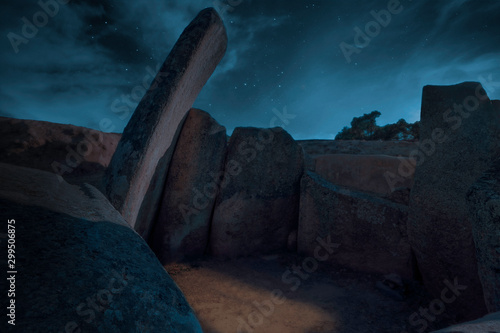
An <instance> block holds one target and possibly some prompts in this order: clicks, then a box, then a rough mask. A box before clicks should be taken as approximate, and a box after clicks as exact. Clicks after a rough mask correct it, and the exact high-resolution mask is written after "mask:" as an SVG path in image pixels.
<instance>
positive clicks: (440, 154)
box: [408, 82, 500, 320]
mask: <svg viewBox="0 0 500 333" xmlns="http://www.w3.org/2000/svg"><path fill="white" fill-rule="evenodd" d="M420 126H421V128H420V142H419V144H420V146H421V147H422V148H423V149H422V151H423V153H422V154H421V155H420V156H419V158H418V161H417V167H416V171H415V176H414V185H413V188H412V191H411V197H410V212H409V223H408V235H409V239H410V244H411V246H412V248H413V250H414V252H415V255H416V258H417V261H418V267H419V269H420V272H421V274H422V277H423V281H424V284H425V286H426V287H427V289H428V290H429V291H430V292H431V294H432V295H433V296H434V297H440V294H441V292H442V290H443V288H444V281H446V280H447V281H454V280H455V279H458V281H459V283H460V285H465V286H467V289H466V290H464V291H463V292H462V293H461V295H460V297H458V298H457V300H456V301H455V302H454V303H453V304H450V308H453V309H454V313H456V314H457V319H459V320H460V319H461V320H464V319H465V320H467V319H473V318H477V317H479V316H481V315H483V314H485V313H486V307H485V304H484V300H483V297H482V295H483V291H482V287H481V283H480V280H479V276H478V271H477V260H476V248H475V246H474V240H473V236H472V221H471V218H470V215H469V213H468V207H467V202H466V193H467V191H468V190H469V188H470V187H471V185H472V184H473V183H474V182H475V181H476V180H477V179H478V178H479V177H480V176H481V175H482V174H483V172H485V171H486V170H487V169H488V168H489V166H490V165H491V160H492V158H493V157H494V156H495V155H496V154H497V152H498V148H497V147H498V142H500V141H499V133H500V117H499V112H498V110H496V109H495V108H494V107H493V105H492V103H491V102H490V100H489V98H488V96H486V93H485V92H484V90H483V88H482V87H481V85H480V84H479V83H475V82H465V83H462V84H458V85H454V86H426V87H424V89H423V97H422V114H421V122H420Z"/></svg>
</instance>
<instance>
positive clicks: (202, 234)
mask: <svg viewBox="0 0 500 333" xmlns="http://www.w3.org/2000/svg"><path fill="white" fill-rule="evenodd" d="M226 144H227V139H226V128H225V127H223V126H221V125H219V123H217V121H216V120H215V119H213V118H212V117H211V116H210V115H209V114H208V113H206V112H204V111H201V110H197V109H191V111H189V113H188V116H187V118H186V121H185V122H184V126H183V127H182V131H181V133H180V136H179V140H178V142H177V145H176V147H175V152H174V155H173V157H172V162H171V163H170V169H169V171H168V176H167V181H166V183H165V190H164V194H163V198H162V202H161V206H160V212H159V215H158V219H157V220H156V222H155V225H154V227H153V232H152V233H151V236H150V240H149V244H150V245H151V248H152V249H153V251H154V252H155V253H156V256H157V257H158V259H159V260H160V262H162V263H163V264H165V263H167V262H170V261H174V260H180V259H183V258H184V257H186V258H190V257H191V258H194V257H199V256H202V255H203V254H204V252H205V250H206V247H207V244H208V236H209V229H210V220H211V218H212V211H213V208H214V204H215V198H216V197H217V194H218V189H219V187H220V186H221V181H222V175H223V168H224V159H225V157H226Z"/></svg>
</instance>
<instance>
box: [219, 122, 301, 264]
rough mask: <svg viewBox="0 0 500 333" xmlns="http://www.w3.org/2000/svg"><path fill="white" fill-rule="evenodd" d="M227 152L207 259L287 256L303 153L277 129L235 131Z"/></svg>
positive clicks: (296, 206) (293, 225) (294, 224)
mask: <svg viewBox="0 0 500 333" xmlns="http://www.w3.org/2000/svg"><path fill="white" fill-rule="evenodd" d="M227 150H228V153H227V157H226V162H225V169H224V178H223V180H222V182H221V186H220V191H219V195H218V197H217V200H216V204H215V209H214V214H213V219H212V229H211V233H210V242H209V248H210V251H211V253H212V254H214V255H216V256H221V257H238V256H243V255H251V254H257V253H269V252H272V251H276V250H286V249H287V246H288V239H289V236H290V235H291V234H292V235H293V232H294V231H296V229H297V223H298V214H299V199H300V177H301V176H302V173H303V169H304V157H303V152H302V148H301V147H300V146H299V145H298V144H297V143H296V142H295V140H293V138H292V137H291V136H290V134H288V133H287V132H286V131H285V130H283V129H282V128H279V127H276V128H273V129H258V128H241V127H239V128H236V129H235V130H234V132H233V134H232V136H231V138H230V139H229V145H228V149H227ZM291 237H293V236H291ZM291 243H293V242H291Z"/></svg>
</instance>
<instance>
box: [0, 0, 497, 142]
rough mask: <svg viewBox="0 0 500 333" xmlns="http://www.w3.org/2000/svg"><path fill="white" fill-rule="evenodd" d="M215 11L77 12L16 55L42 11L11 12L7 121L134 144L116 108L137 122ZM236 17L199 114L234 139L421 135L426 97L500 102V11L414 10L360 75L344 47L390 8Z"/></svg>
mask: <svg viewBox="0 0 500 333" xmlns="http://www.w3.org/2000/svg"><path fill="white" fill-rule="evenodd" d="M50 1H51V0H46V2H50ZM221 2H222V3H224V1H223V0H221ZM214 3H216V2H212V1H205V0H190V1H174V0H167V1H165V0H151V1H148V2H138V1H116V0H105V1H103V0H72V1H71V2H70V3H69V4H68V5H60V6H59V7H60V8H59V12H58V14H57V15H55V16H54V17H50V18H49V20H48V22H47V24H46V25H44V26H43V27H40V28H39V29H38V32H37V34H36V36H35V37H33V38H28V42H27V43H23V44H20V45H18V48H19V52H18V53H15V52H14V48H13V47H12V45H11V42H10V41H9V38H8V37H7V36H8V34H9V33H15V34H17V35H20V36H22V27H23V24H24V23H23V21H22V19H23V17H26V18H27V19H28V20H31V21H32V20H33V16H34V15H36V13H37V12H39V11H40V10H41V8H40V6H39V5H38V4H37V2H35V1H28V0H17V1H14V0H9V1H7V2H6V4H4V10H3V11H2V13H1V14H0V15H1V20H0V33H2V34H3V36H6V37H5V38H3V42H2V43H1V45H2V49H1V53H0V61H1V62H2V67H1V68H0V77H1V86H0V110H2V112H3V113H2V114H9V115H12V116H14V117H19V118H32V119H43V120H49V121H56V122H63V123H74V124H77V125H82V126H90V127H93V128H98V126H99V125H98V124H99V121H100V120H101V119H103V118H109V119H111V120H112V121H113V122H114V125H115V126H116V130H117V131H119V130H121V129H122V128H123V127H124V126H125V124H126V121H127V120H128V119H122V118H123V117H122V118H120V117H119V115H118V114H117V113H116V112H113V111H114V110H115V109H114V108H113V105H115V106H116V105H118V104H117V103H122V104H120V105H122V106H123V105H124V104H123V103H126V105H127V108H129V109H130V110H131V111H133V106H134V105H135V104H136V103H137V102H138V100H137V98H134V97H133V92H134V91H139V90H140V89H135V88H137V87H140V86H142V85H143V82H150V80H151V79H152V77H151V75H150V74H149V73H150V72H151V68H157V66H158V65H159V64H161V63H162V62H163V61H164V59H165V58H166V56H167V55H168V52H169V51H170V49H171V47H172V46H173V44H174V43H175V41H176V39H177V38H178V36H179V35H180V34H181V32H182V30H183V29H184V28H185V26H186V25H187V24H188V23H189V21H190V20H191V19H192V18H193V17H194V16H195V15H196V14H197V12H198V11H200V10H201V9H203V8H205V7H207V6H211V5H213V4H214ZM225 3H226V4H227V2H225ZM231 4H233V6H229V5H226V6H225V7H221V8H219V9H223V11H224V15H223V16H224V20H225V24H226V27H227V30H228V35H229V45H228V50H227V53H226V56H225V58H224V59H223V61H222V62H221V64H220V65H219V67H218V68H217V69H216V71H215V73H214V75H213V76H212V78H211V79H210V80H209V82H208V83H207V85H206V86H205V88H204V89H203V91H202V93H201V94H200V96H199V98H198V100H197V101H196V103H195V106H196V107H199V108H202V109H205V110H206V111H208V112H210V113H211V114H212V115H213V116H214V117H215V118H216V119H217V120H218V121H219V122H220V123H222V124H223V125H225V126H226V127H227V128H228V130H229V131H232V129H233V128H234V127H235V126H259V127H268V126H271V123H272V120H273V118H276V115H277V114H283V113H284V112H287V113H288V114H289V115H292V116H291V117H290V118H289V119H287V123H286V124H285V125H286V126H285V128H286V129H287V130H288V131H289V132H290V133H291V134H292V135H293V136H294V137H296V138H331V137H333V136H334V135H335V134H336V133H337V132H338V131H339V130H340V129H341V128H342V127H343V126H345V125H347V124H349V123H350V121H351V119H352V118H353V117H354V116H359V115H361V114H363V113H366V112H370V111H372V110H379V111H381V112H382V116H381V117H380V122H381V123H384V122H394V121H397V120H398V119H400V118H405V119H407V120H408V121H415V120H417V119H418V117H419V109H420V98H421V91H422V86H423V85H426V84H454V83H458V82H462V81H477V80H479V81H481V82H483V84H484V85H485V87H486V90H487V92H488V93H489V94H490V97H492V98H496V99H498V98H499V96H500V83H499V82H500V69H499V67H498V59H499V55H500V33H499V32H500V21H499V20H498V19H497V15H496V14H495V13H498V12H500V2H498V1H494V0H485V1H480V2H478V1H470V0H469V1H468V0H450V1H431V0H426V1H415V0H414V1H411V0H401V5H402V10H401V12H400V13H398V14H395V15H391V18H390V22H389V23H388V24H387V26H386V27H381V29H380V31H379V32H378V33H377V34H376V36H374V37H373V38H370V41H369V43H367V45H359V46H360V48H357V49H356V52H355V53H353V54H351V56H350V60H351V61H350V62H349V61H347V59H346V57H345V56H344V53H343V52H342V49H341V48H340V45H341V43H343V42H344V43H348V44H351V45H354V44H355V41H354V39H355V37H356V29H357V28H359V29H361V30H362V31H364V30H365V28H366V26H367V24H370V22H371V21H373V20H374V17H373V11H374V12H376V13H382V12H383V11H384V10H386V9H387V1H364V2H362V3H359V2H356V4H355V5H354V4H353V2H352V1H326V0H324V1H289V0H277V1H264V0H252V1H250V0H242V1H239V2H235V1H232V2H231ZM134 89H135V90H134ZM136 97H137V96H136ZM131 111H130V112H131Z"/></svg>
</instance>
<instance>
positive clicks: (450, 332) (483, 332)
mask: <svg viewBox="0 0 500 333" xmlns="http://www.w3.org/2000/svg"><path fill="white" fill-rule="evenodd" d="M496 332H500V312H495V313H491V314H489V315H487V316H484V317H482V318H479V319H477V320H473V321H469V322H467V323H463V324H459V325H454V326H451V327H448V328H444V329H442V330H439V331H433V332H432V333H496Z"/></svg>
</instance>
